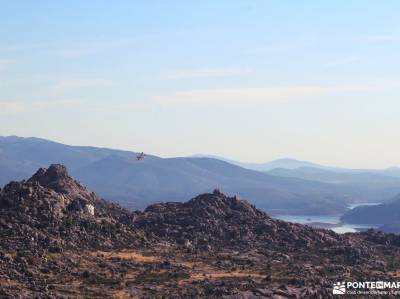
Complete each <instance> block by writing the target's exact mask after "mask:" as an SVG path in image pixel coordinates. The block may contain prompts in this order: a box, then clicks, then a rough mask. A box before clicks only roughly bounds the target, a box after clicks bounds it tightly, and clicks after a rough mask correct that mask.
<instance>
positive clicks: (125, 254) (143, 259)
mask: <svg viewBox="0 0 400 299" xmlns="http://www.w3.org/2000/svg"><path fill="white" fill-rule="evenodd" d="M93 254H94V255H96V256H104V257H105V258H119V259H125V260H133V261H135V262H140V263H156V262H159V261H160V258H159V257H157V256H145V255H143V254H141V253H139V252H137V251H119V252H107V251H95V252H94V253H93Z"/></svg>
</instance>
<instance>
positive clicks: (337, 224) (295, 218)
mask: <svg viewBox="0 0 400 299" xmlns="http://www.w3.org/2000/svg"><path fill="white" fill-rule="evenodd" d="M374 205H379V203H358V204H352V205H349V206H348V208H349V209H354V208H355V207H359V206H374ZM341 216H342V215H327V216H317V215H287V214H276V215H272V217H273V218H275V219H279V220H284V221H288V222H293V223H300V224H308V225H312V226H314V227H321V228H328V229H331V230H333V231H334V232H336V233H339V234H344V233H355V232H357V231H362V230H366V229H369V228H376V225H373V224H368V223H366V224H349V223H343V222H341V221H340V217H341Z"/></svg>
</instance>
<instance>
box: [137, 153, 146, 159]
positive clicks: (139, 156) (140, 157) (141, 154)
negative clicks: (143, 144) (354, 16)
mask: <svg viewBox="0 0 400 299" xmlns="http://www.w3.org/2000/svg"><path fill="white" fill-rule="evenodd" d="M145 157H146V155H145V153H143V152H141V153H140V154H137V156H136V159H137V160H138V161H140V160H143V159H144V158H145Z"/></svg>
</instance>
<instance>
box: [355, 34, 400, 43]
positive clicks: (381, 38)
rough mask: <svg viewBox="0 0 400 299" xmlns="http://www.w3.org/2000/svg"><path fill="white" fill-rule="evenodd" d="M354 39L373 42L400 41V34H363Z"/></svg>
mask: <svg viewBox="0 0 400 299" xmlns="http://www.w3.org/2000/svg"><path fill="white" fill-rule="evenodd" d="M354 40H355V41H361V42H371V43H384V42H400V34H397V35H396V34H377V35H361V36H358V37H356V38H354Z"/></svg>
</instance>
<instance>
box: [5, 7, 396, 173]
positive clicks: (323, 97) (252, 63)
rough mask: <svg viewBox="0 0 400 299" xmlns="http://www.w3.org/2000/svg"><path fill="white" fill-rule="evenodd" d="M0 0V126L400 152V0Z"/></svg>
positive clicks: (128, 141)
mask: <svg viewBox="0 0 400 299" xmlns="http://www.w3.org/2000/svg"><path fill="white" fill-rule="evenodd" d="M0 7H1V9H0V135H2V136H7V135H19V136H27V137H28V136H35V137H42V138H47V139H51V140H54V141H59V142H62V143H66V144H73V145H92V146H104V147H111V148H120V149H129V150H133V151H144V152H146V153H151V154H155V155H160V156H163V157H172V156H186V155H192V154H199V153H201V154H215V155H220V156H225V157H228V158H232V159H236V160H242V161H251V162H265V161H270V160H273V159H277V158H284V157H292V158H297V159H301V160H309V161H314V162H318V163H322V164H326V165H335V166H342V167H357V168H384V167H390V166H395V165H399V166H400V138H399V128H400V117H399V115H400V54H399V53H400V18H399V11H400V1H397V0H393V1H390V0H383V1H375V0H373V1H369V0H359V1H355V0H347V1H319V0H315V1H312V0H310V1H290V0H276V1H268V0H261V1H258V0H252V1H237V0H226V1H223V0H220V1H211V0H210V1H207V0H203V1H183V0H181V1H173V0H171V1H156V0H151V1H148V0H146V1H145V0H143V1H140V0H138V1H130V0H129V1H128V0H127V1H122V0H121V1H120V0H117V1H99V0H94V1H79V0H69V1H46V0H41V1H34V0H26V1H12V0H8V1H6V0H0Z"/></svg>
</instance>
